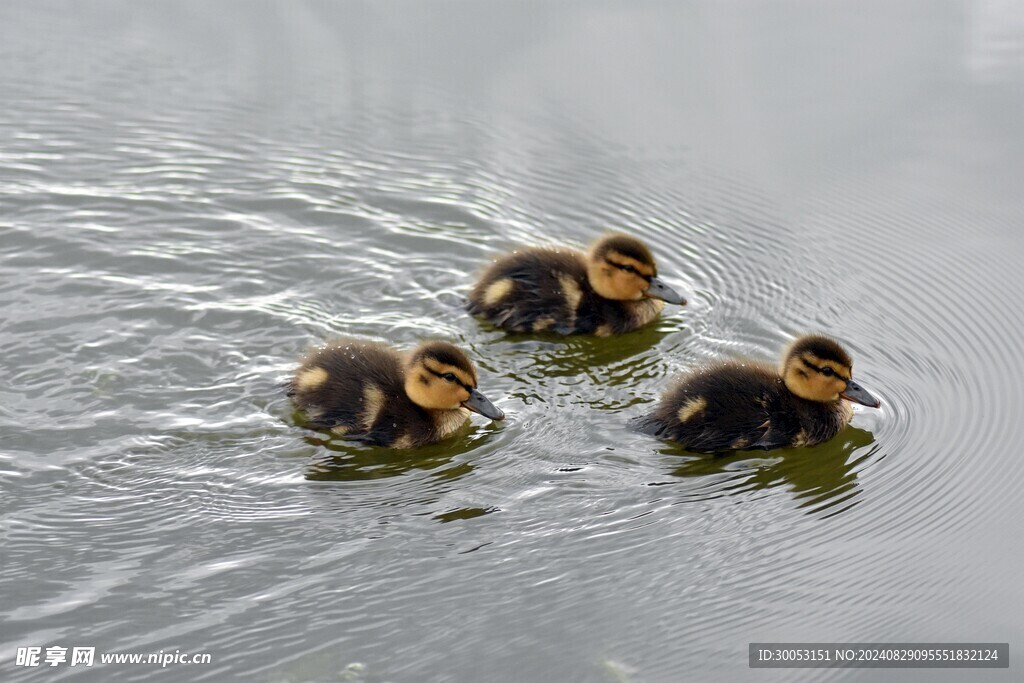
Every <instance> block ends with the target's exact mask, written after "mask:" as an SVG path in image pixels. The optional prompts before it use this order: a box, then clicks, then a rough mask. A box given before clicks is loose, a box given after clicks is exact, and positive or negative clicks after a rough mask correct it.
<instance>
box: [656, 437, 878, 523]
mask: <svg viewBox="0 0 1024 683" xmlns="http://www.w3.org/2000/svg"><path fill="white" fill-rule="evenodd" d="M873 443H874V436H873V435H872V434H871V432H869V431H866V430H864V429H858V428H857V427H848V428H847V429H845V430H843V433H842V434H841V435H840V436H839V437H837V438H835V439H832V440H831V441H828V442H827V443H823V444H821V445H819V446H812V447H809V448H786V449H780V450H778V451H775V452H774V453H772V456H773V461H772V462H770V463H767V464H763V465H761V466H758V467H750V468H745V469H741V470H737V469H736V466H737V465H738V464H740V463H743V462H744V461H745V460H749V459H750V458H751V457H752V456H751V454H750V453H730V454H726V455H720V456H715V457H707V456H700V457H697V456H691V458H692V459H690V460H688V461H687V462H685V463H683V464H682V465H680V466H679V467H677V468H676V469H674V470H673V471H672V475H673V476H676V477H685V478H702V477H709V476H715V475H731V476H730V477H729V483H728V485H720V486H718V487H715V490H716V491H720V492H725V491H728V492H729V493H731V494H735V493H738V492H741V491H749V490H764V489H770V488H775V487H777V486H787V487H788V488H789V490H790V491H792V493H793V496H794V498H796V499H797V500H798V501H800V504H799V507H801V508H810V510H809V512H822V511H825V510H830V509H832V508H835V507H836V506H838V505H842V504H844V503H846V505H845V506H844V507H843V508H841V509H840V510H833V512H840V511H842V510H845V509H847V508H848V507H850V506H851V505H854V504H855V502H856V498H857V496H859V495H860V484H859V482H858V480H857V467H858V465H860V464H861V463H862V462H864V461H865V460H867V459H868V458H870V457H871V456H872V455H873V454H874V453H875V451H876V448H869V447H870V446H871V445H872V444H873ZM663 452H673V453H674V452H677V451H676V449H674V448H673V449H667V450H666V451H663ZM755 457H756V456H755ZM740 480H742V483H740Z"/></svg>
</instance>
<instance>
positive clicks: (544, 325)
mask: <svg viewBox="0 0 1024 683" xmlns="http://www.w3.org/2000/svg"><path fill="white" fill-rule="evenodd" d="M554 324H555V319H554V318H541V319H540V320H538V321H536V322H535V323H533V331H534V332H543V331H544V330H546V329H548V328H549V327H551V326H552V325H554Z"/></svg>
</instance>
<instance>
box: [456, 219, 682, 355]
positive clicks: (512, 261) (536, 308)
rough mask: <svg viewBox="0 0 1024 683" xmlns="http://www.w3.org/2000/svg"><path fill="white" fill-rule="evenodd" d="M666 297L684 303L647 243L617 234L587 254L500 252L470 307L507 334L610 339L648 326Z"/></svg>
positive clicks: (541, 249)
mask: <svg viewBox="0 0 1024 683" xmlns="http://www.w3.org/2000/svg"><path fill="white" fill-rule="evenodd" d="M666 302H668V303H673V304H679V305H685V304H686V300H685V299H683V297H681V296H679V295H678V294H677V293H676V292H675V290H673V289H672V288H671V287H669V286H668V285H667V284H665V283H664V282H663V281H662V280H661V279H660V278H659V277H658V267H657V264H656V263H655V261H654V256H652V255H651V252H650V250H649V249H648V248H647V246H646V245H644V243H643V242H641V241H640V240H638V239H636V238H635V237H630V236H629V235H622V234H617V233H616V234H610V235H606V236H604V237H602V238H601V239H599V240H597V241H596V242H595V243H594V244H593V246H592V247H591V248H590V251H589V252H588V253H587V254H582V253H580V252H578V251H576V250H573V249H558V248H544V247H535V248H532V249H524V250H522V251H515V252H512V253H511V254H506V255H505V256H502V257H501V258H499V259H498V260H497V261H495V262H494V263H493V264H491V266H490V267H488V268H487V269H486V270H485V271H484V272H483V274H482V275H481V276H480V279H479V280H478V281H477V283H476V284H475V285H474V286H473V290H472V291H471V292H470V296H469V304H468V306H467V308H468V310H469V312H470V313H471V314H472V315H475V316H476V317H478V318H481V319H483V320H486V321H487V322H489V323H491V324H493V325H496V326H498V327H500V328H502V329H505V330H508V331H510V332H544V331H549V332H554V333H556V334H592V335H596V336H598V337H608V336H611V335H615V334H622V333H624V332H629V331H631V330H635V329H638V328H640V327H643V326H644V325H647V324H648V323H650V322H651V321H652V320H654V319H655V318H656V317H658V314H660V313H661V309H662V308H663V307H664V305H665V303H666Z"/></svg>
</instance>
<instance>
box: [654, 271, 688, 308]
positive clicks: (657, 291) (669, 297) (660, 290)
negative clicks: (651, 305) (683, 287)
mask: <svg viewBox="0 0 1024 683" xmlns="http://www.w3.org/2000/svg"><path fill="white" fill-rule="evenodd" d="M644 296H646V297H649V298H651V299H661V300H662V301H664V302H666V303H670V304H679V305H680V306H685V305H686V299H684V298H683V297H681V296H679V294H677V293H676V290H674V289H672V288H671V287H669V286H668V285H666V284H665V283H664V282H663V281H662V279H661V278H659V277H652V278H651V286H650V287H648V288H647V291H646V292H644Z"/></svg>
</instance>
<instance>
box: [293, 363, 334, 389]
mask: <svg viewBox="0 0 1024 683" xmlns="http://www.w3.org/2000/svg"><path fill="white" fill-rule="evenodd" d="M326 381H327V371H326V370H324V369H323V368H310V369H308V370H303V371H301V372H300V373H299V374H298V376H297V377H296V378H295V388H296V389H298V390H299V391H312V390H314V389H317V388H319V387H320V386H321V385H322V384H323V383H324V382H326Z"/></svg>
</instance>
